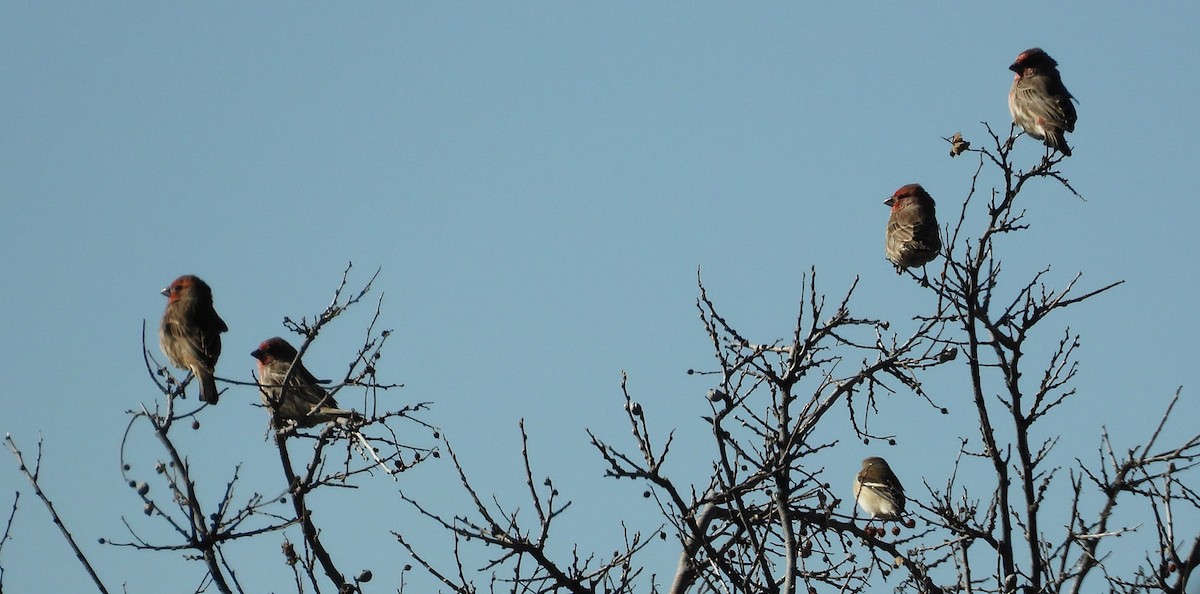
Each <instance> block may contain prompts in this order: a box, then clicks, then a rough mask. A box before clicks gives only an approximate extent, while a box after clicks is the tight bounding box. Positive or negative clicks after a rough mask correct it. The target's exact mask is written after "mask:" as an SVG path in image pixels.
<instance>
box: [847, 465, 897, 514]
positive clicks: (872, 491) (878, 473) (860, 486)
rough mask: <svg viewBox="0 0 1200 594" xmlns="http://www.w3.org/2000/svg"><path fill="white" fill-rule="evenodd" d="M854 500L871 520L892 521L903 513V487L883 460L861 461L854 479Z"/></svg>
mask: <svg viewBox="0 0 1200 594" xmlns="http://www.w3.org/2000/svg"><path fill="white" fill-rule="evenodd" d="M854 500H855V501H857V502H858V506H859V507H861V508H862V510H863V511H864V512H867V513H868V514H870V515H871V517H872V518H879V519H881V520H894V519H896V518H898V517H900V514H902V513H904V487H903V486H902V485H901V484H900V479H898V478H896V475H895V474H893V473H892V469H891V467H889V466H888V463H887V461H886V460H884V459H883V458H879V457H875V456H872V457H870V458H867V459H865V460H863V461H862V470H860V471H859V472H858V475H857V476H855V477H854Z"/></svg>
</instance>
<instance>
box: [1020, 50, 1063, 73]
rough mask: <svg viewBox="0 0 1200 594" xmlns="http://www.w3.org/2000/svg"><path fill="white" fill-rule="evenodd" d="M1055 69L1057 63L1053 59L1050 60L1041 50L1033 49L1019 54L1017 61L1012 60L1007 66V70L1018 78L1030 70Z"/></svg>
mask: <svg viewBox="0 0 1200 594" xmlns="http://www.w3.org/2000/svg"><path fill="white" fill-rule="evenodd" d="M1057 67H1058V62H1055V61H1054V58H1051V57H1050V55H1049V54H1047V53H1046V52H1045V51H1043V50H1042V48H1040V47H1033V48H1029V49H1027V50H1025V51H1023V52H1021V54H1020V55H1018V56H1017V59H1016V60H1013V63H1012V64H1010V65H1009V66H1008V69H1009V70H1012V71H1013V72H1016V73H1017V75H1018V76H1020V75H1021V74H1022V73H1024V72H1026V71H1028V70H1029V69H1031V68H1032V69H1034V70H1050V69H1054V68H1057Z"/></svg>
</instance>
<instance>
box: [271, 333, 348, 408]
mask: <svg viewBox="0 0 1200 594" xmlns="http://www.w3.org/2000/svg"><path fill="white" fill-rule="evenodd" d="M297 354H298V353H297V351H296V349H295V347H293V346H292V345H291V344H289V343H288V341H286V340H284V339H282V338H280V337H278V336H276V337H274V338H268V339H267V340H264V341H263V342H262V344H260V345H258V348H257V349H255V350H254V351H253V352H251V353H250V356H252V357H254V358H255V359H258V384H259V396H260V397H262V402H263V404H264V405H266V406H267V407H268V408H274V409H275V413H276V414H277V415H278V416H279V418H280V419H283V420H285V421H290V422H292V423H295V424H296V425H298V426H300V427H312V426H314V425H317V424H320V423H325V422H328V421H332V420H335V419H339V418H344V417H353V416H355V414H356V413H355V412H354V411H351V410H342V409H340V408H338V404H337V402H336V401H335V400H334V399H333V397H332V396H330V395H329V392H326V391H325V388H322V387H321V386H320V385H318V383H317V378H316V377H314V376H313V374H312V373H309V371H308V369H306V368H305V367H304V363H303V362H301V361H296V355H297ZM292 361H296V363H295V365H296V370H295V371H294V372H293V373H292V377H291V378H289V379H288V382H287V386H286V388H285V389H282V390H281V388H283V387H284V386H283V380H284V378H285V377H287V374H288V371H289V370H290V369H291V368H292ZM281 392H282V393H281ZM277 429H282V427H277Z"/></svg>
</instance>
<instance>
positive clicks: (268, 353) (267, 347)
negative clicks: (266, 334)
mask: <svg viewBox="0 0 1200 594" xmlns="http://www.w3.org/2000/svg"><path fill="white" fill-rule="evenodd" d="M296 354H297V351H296V349H295V347H293V346H292V345H290V344H288V341H286V340H284V339H282V338H280V337H278V336H276V337H274V338H268V339H266V340H264V341H262V343H261V344H259V345H258V348H257V349H254V350H253V351H251V352H250V356H251V357H254V358H255V359H258V363H259V365H267V364H269V363H271V362H272V361H287V362H289V363H290V362H292V361H294V360H295V359H296Z"/></svg>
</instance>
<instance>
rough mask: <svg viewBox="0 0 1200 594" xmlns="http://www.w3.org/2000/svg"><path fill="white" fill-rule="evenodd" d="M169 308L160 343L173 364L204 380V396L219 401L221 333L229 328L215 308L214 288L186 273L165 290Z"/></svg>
mask: <svg viewBox="0 0 1200 594" xmlns="http://www.w3.org/2000/svg"><path fill="white" fill-rule="evenodd" d="M162 294H163V295H166V297H167V309H166V311H164V312H163V317H162V323H161V324H159V326H158V344H159V347H161V348H162V352H163V354H164V355H166V356H167V359H168V360H170V361H171V364H172V365H174V366H176V367H178V368H180V369H186V370H188V371H191V372H192V375H194V376H196V381H198V382H199V383H200V399H201V400H203V401H205V402H207V403H209V404H216V403H217V398H218V394H217V383H216V382H215V381H214V380H213V373H214V372H215V370H216V367H217V358H218V357H220V356H221V333H222V332H226V331H228V330H229V327H228V326H226V325H225V321H224V320H222V319H221V316H219V315H217V310H215V309H213V297H212V289H210V288H209V287H208V284H207V283H205V282H204V281H202V280H200V279H199V278H198V277H196V276H193V275H190V274H185V275H183V276H181V277H179V278H177V279H175V282H172V283H171V286H169V287H167V288H165V289H163V290H162Z"/></svg>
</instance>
